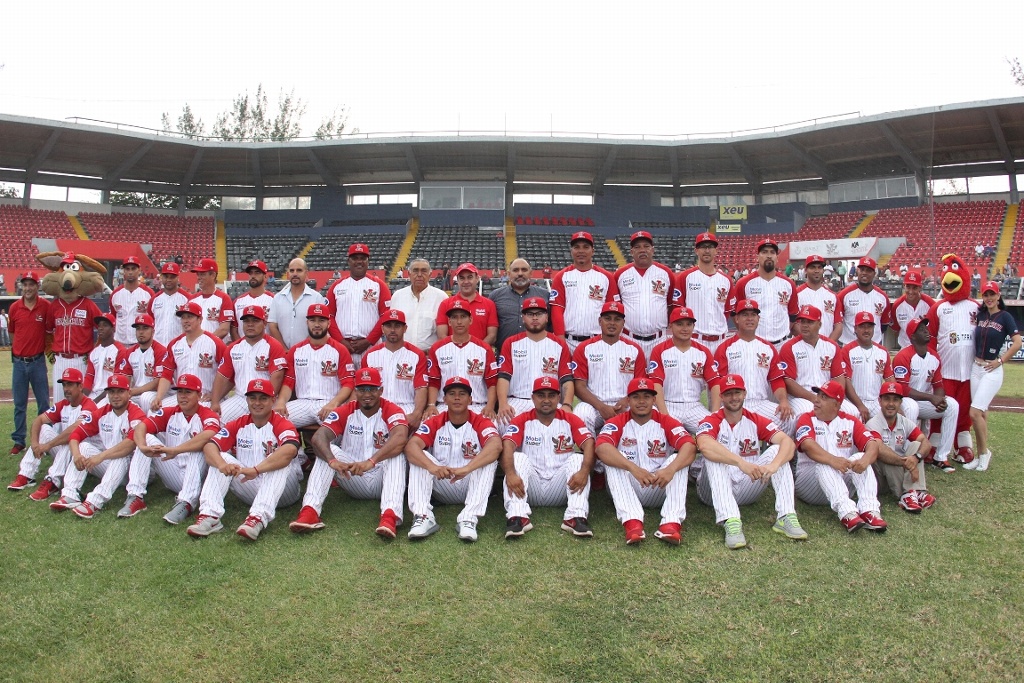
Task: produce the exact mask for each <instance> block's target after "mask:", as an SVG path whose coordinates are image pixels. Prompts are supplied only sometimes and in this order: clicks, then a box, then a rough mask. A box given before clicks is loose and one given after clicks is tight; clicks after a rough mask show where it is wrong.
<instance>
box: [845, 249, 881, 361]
mask: <svg viewBox="0 0 1024 683" xmlns="http://www.w3.org/2000/svg"><path fill="white" fill-rule="evenodd" d="M876 267H877V266H876V264H875V260H874V259H873V258H871V257H869V256H865V257H864V258H862V259H861V260H859V261H857V281H856V282H854V283H852V284H850V285H847V286H846V287H845V288H844V289H843V290H842V291H840V292H839V294H838V295H837V296H836V322H837V325H836V329H834V330H832V335H831V336H832V339H833V340H835V341H838V342H839V343H840V344H842V345H843V346H845V345H847V344H849V343H850V342H852V341H853V340H854V339H856V338H857V333H856V331H854V329H853V328H854V327H855V326H856V325H855V322H854V321H855V320H856V318H857V314H858V313H861V312H866V313H871V314H872V315H874V316H875V320H876V321H878V323H879V324H878V326H877V327H876V328H875V337H874V339H873V341H875V342H878V343H881V341H882V335H883V334H884V333H885V328H886V327H888V325H889V323H890V322H892V306H891V305H890V303H889V297H888V295H886V293H885V292H883V291H882V290H881V289H880V288H879V287H877V286H875V284H874V282H875V270H876ZM839 321H842V323H843V324H842V325H839V324H838V322H839Z"/></svg>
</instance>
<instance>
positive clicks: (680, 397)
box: [647, 306, 717, 473]
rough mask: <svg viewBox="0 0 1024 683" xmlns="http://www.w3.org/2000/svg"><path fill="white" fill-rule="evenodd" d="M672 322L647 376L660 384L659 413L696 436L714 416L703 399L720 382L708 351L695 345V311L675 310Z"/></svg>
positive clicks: (648, 366) (651, 361) (655, 349)
mask: <svg viewBox="0 0 1024 683" xmlns="http://www.w3.org/2000/svg"><path fill="white" fill-rule="evenodd" d="M669 319H670V320H671V321H672V322H671V323H670V325H669V331H670V332H671V333H672V337H671V338H670V339H666V340H665V341H663V342H661V343H660V344H658V345H657V346H655V347H654V351H653V352H652V355H651V360H650V362H648V363H647V374H648V375H649V376H650V378H651V379H653V380H654V381H655V383H656V384H655V386H656V388H657V390H658V400H657V406H658V410H659V411H661V412H662V413H663V414H665V415H671V416H672V417H674V418H675V419H677V420H679V421H680V422H682V423H683V426H684V427H686V430H687V431H689V432H694V431H696V429H697V425H699V424H700V423H701V421H703V420H704V418H705V417H707V416H708V415H709V414H710V413H708V409H707V408H705V407H704V405H703V404H702V403H701V402H700V397H701V394H702V393H703V392H704V391H707V390H708V388H709V387H710V386H711V384H712V382H713V381H714V380H715V379H716V378H717V372H716V370H715V361H714V359H713V358H712V357H711V351H710V350H709V349H708V348H707V347H705V346H703V345H702V344H698V343H697V342H695V341H693V337H694V336H695V333H694V331H693V328H694V327H695V325H696V320H697V319H696V316H695V314H694V312H693V311H692V310H691V309H689V308H686V307H684V306H681V307H679V308H673V309H672V314H671V315H670V316H669ZM695 464H696V463H695ZM690 471H691V473H692V472H693V468H692V467H691V470H690Z"/></svg>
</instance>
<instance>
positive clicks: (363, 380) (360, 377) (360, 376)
mask: <svg viewBox="0 0 1024 683" xmlns="http://www.w3.org/2000/svg"><path fill="white" fill-rule="evenodd" d="M355 385H356V386H357V387H377V388H378V389H379V388H380V387H382V386H383V385H384V382H382V381H381V378H380V371H379V370H378V369H377V368H359V370H358V371H357V372H356V384H355Z"/></svg>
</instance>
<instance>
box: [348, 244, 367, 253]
mask: <svg viewBox="0 0 1024 683" xmlns="http://www.w3.org/2000/svg"><path fill="white" fill-rule="evenodd" d="M356 254H362V255H363V256H369V255H370V247H368V246H367V245H365V244H361V243H359V242H357V243H355V244H352V245H350V246H349V248H348V255H349V256H355V255H356Z"/></svg>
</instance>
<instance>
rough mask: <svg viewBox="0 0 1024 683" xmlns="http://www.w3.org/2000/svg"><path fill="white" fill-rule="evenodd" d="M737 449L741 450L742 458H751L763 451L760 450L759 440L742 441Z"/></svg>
mask: <svg viewBox="0 0 1024 683" xmlns="http://www.w3.org/2000/svg"><path fill="white" fill-rule="evenodd" d="M737 447H738V448H739V449H740V452H739V456H740V457H741V458H749V457H750V456H752V455H757V454H758V453H760V452H761V449H760V448H758V442H757V439H740V442H739V443H738V444H737Z"/></svg>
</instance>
